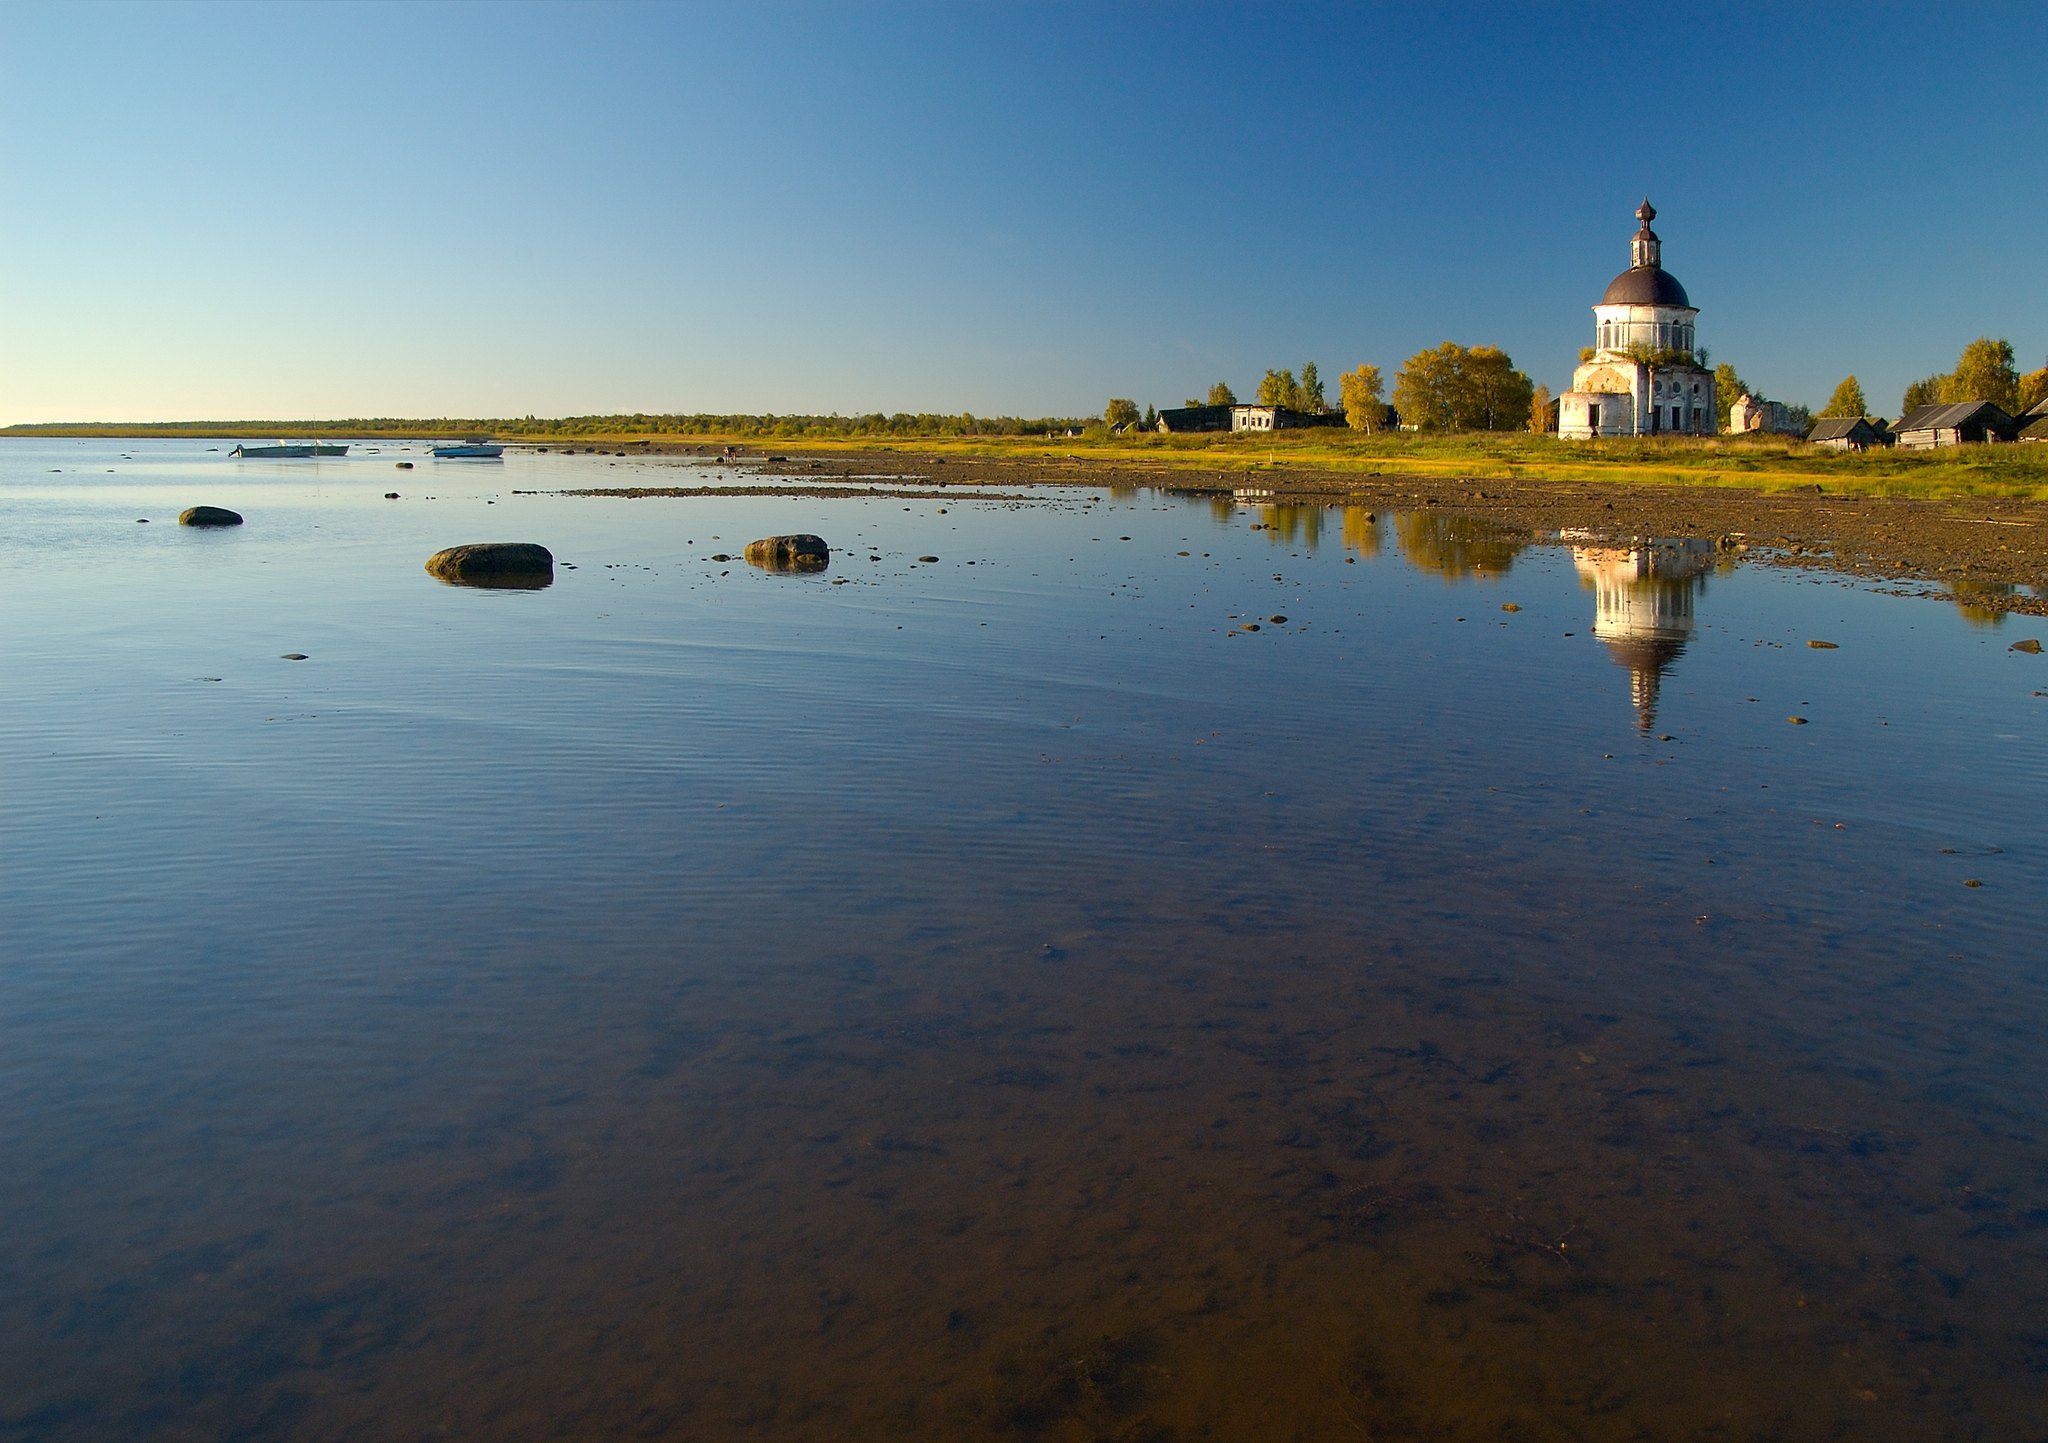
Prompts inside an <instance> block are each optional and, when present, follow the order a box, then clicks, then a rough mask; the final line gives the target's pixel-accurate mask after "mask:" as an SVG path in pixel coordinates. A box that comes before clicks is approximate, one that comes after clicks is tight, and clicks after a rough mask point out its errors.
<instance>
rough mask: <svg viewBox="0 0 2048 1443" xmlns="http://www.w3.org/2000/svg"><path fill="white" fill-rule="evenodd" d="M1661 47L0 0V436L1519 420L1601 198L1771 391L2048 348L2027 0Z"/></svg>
mask: <svg viewBox="0 0 2048 1443" xmlns="http://www.w3.org/2000/svg"><path fill="white" fill-rule="evenodd" d="M1670 15H1671V18H1666V17H1665V16H1664V15H1663V14H1661V13H1660V12H1655V11H1651V12H1646V11H1644V10H1642V8H1641V7H1640V6H1635V5H1628V6H1622V5H1616V6H1607V7H1602V6H1569V7H1567V6H1534V7H1506V6H1485V7H1472V8H1465V9H1460V8H1454V7H1446V6H1430V7H1422V6H1402V7H1387V8H1365V7H1333V8H1319V7H1316V6H1313V5H1295V6H1286V7H1272V6H1262V7H1242V8H1232V7H1200V6H1171V7H1167V6H1159V7H1149V6H1136V5H1132V6H1104V5H1100V4H1095V5H1074V6H1060V5H1042V6H1031V7H1026V6H1021V5H1020V6H994V5H961V4H954V5H946V6H912V5H888V6H882V5H875V6H851V5H834V6H826V5H817V6H803V5H797V6H774V5H754V6H747V7H739V6H732V5H722V6H715V7H713V6H705V7H693V6H687V5H619V6H607V5H597V4H578V5H566V6H555V5H507V6H496V5H481V4H477V5H452V6H435V5H421V4H407V5H396V4H391V5H341V6H317V5H292V6H284V5H251V6H226V7H213V6H178V5H144V6H122V5H100V6H63V7H59V6H44V5H37V4H24V3H9V4H0V27H4V30H0V195H4V196H5V201H4V204H5V216H6V223H5V224H4V226H0V422H17V421H37V420H75V419H172V418H188V417H205V418H216V419H219V418H238V417H294V418H297V417H306V418H316V417H341V416H350V415H372V414H374V415H429V416H430V415H485V416H491V415H524V414H527V413H533V414H537V415H555V414H570V413H586V412H610V411H632V410H645V411H751V412H761V411H775V412H792V411H802V412H829V411H835V410H836V411H840V412H845V413H853V412H859V411H867V410H877V409H879V410H886V411H896V410H913V411H915V410H931V411H955V412H957V411H963V410H967V411H973V412H975V413H977V414H985V415H986V414H998V413H1013V414H1026V415H1042V414H1080V413H1084V412H1090V411H1099V410H1100V409H1101V407H1102V405H1103V403H1104V401H1105V400H1106V399H1107V398H1108V397H1110V396H1112V395H1119V396H1131V397H1134V398H1135V399H1136V400H1137V401H1138V402H1139V404H1140V405H1144V404H1146V403H1148V402H1149V403H1154V404H1160V405H1172V404H1176V403H1178V402H1179V401H1181V400H1182V399H1183V398H1185V397H1188V396H1193V395H1196V394H1198V393H1199V392H1201V391H1202V390H1204V389H1205V388H1206V387H1207V385H1208V384H1209V383H1210V382H1211V381H1214V380H1216V379H1218V378H1222V379H1227V380H1228V381H1230V382H1231V383H1232V384H1233V385H1234V386H1235V387H1237V388H1238V390H1239V391H1240V392H1243V391H1246V390H1248V389H1250V388H1252V387H1254V386H1256V384H1257V381H1258V378H1259V376H1260V374H1261V373H1262V372H1263V371H1264V370H1265V369H1266V368H1267V367H1269V366H1276V367H1277V366H1291V367H1299V365H1300V364H1301V362H1302V361H1304V360H1309V359H1313V360H1314V361H1316V362H1317V363H1318V365H1319V366H1320V368H1321V369H1322V372H1323V374H1324V375H1325V376H1326V377H1334V376H1335V374H1336V373H1337V372H1338V371H1340V370H1344V369H1347V368H1349V367H1352V366H1355V365H1357V364H1359V363H1360V362H1362V361H1370V362H1373V363H1375V364H1377V365H1379V366H1381V367H1382V368H1383V369H1385V370H1386V371H1387V373H1388V375H1389V376H1390V377H1391V375H1392V373H1393V371H1394V369H1395V368H1397V367H1398V366H1399V365H1400V363H1401V362H1402V361H1403V360H1404V359H1405V358H1406V357H1407V356H1409V355H1411V354H1412V353H1414V352H1415V351H1416V350H1418V349H1420V348H1422V347H1425V346H1430V345H1434V344H1436V343H1437V342H1439V341H1443V340H1455V341H1458V342H1460V343H1463V344H1467V345H1473V344H1480V343H1490V344H1495V345H1499V346H1502V347H1504V348H1505V349H1506V350H1507V351H1508V352H1509V353H1510V354H1511V355H1512V356H1513V357H1514V358H1515V361H1516V363H1517V364H1518V365H1520V366H1521V367H1522V368H1523V369H1525V370H1527V371H1528V372H1529V374H1530V375H1531V376H1532V377H1534V378H1535V379H1536V380H1538V381H1541V382H1544V383H1546V384H1548V385H1549V386H1551V388H1552V389H1553V390H1561V389H1563V388H1564V387H1565V386H1566V385H1567V384H1569V380H1570V373H1571V367H1572V365H1573V364H1574V363H1575V361H1576V359H1577V352H1578V348H1579V347H1580V346H1582V345H1585V344H1587V343H1588V342H1589V341H1590V339H1591V332H1592V318H1591V312H1590V311H1589V310H1588V307H1589V306H1590V305H1591V304H1592V303H1593V302H1594V301H1595V300H1597V299H1598V297H1599V294H1600V292H1601V290H1602V289H1603V288H1604V287H1605V285H1606V283H1607V281H1608V280H1609V279H1610V278H1611V277H1612V276H1613V275H1614V274H1615V272H1617V271H1619V270H1620V269H1622V268H1623V267H1624V266H1625V265H1626V264H1627V259H1628V253H1627V244H1628V238H1629V235H1630V234H1631V232H1632V231H1633V229H1634V220H1633V218H1632V217H1631V214H1630V212H1631V211H1632V210H1633V209H1634V207H1635V205H1636V203H1637V202H1638V201H1639V200H1640V199H1641V197H1642V196H1643V194H1644V193H1645V192H1647V193H1648V194H1649V195H1650V196H1651V198H1652V200H1653V201H1654V202H1655V204H1656V206H1657V208H1658V210H1659V213H1660V214H1659V219H1658V222H1657V229H1658V231H1659V233H1660V234H1661V235H1662V236H1663V238H1664V242H1665V249H1664V257H1665V263H1666V265H1667V267H1668V268H1669V269H1670V270H1671V271H1672V272H1673V273H1674V274H1676V275H1677V276H1678V277H1679V278H1680V280H1682V281H1683V282H1684V283H1685V285H1686V287H1687V289H1688V290H1689V291H1690V293H1691V296H1692V300H1693V303H1694V304H1695V305H1697V306H1699V307H1700V308H1701V315H1700V322H1699V326H1700V338H1701V342H1702V344H1704V345H1705V346H1707V347H1708V349H1709V350H1710V351H1711V352H1712V353H1713V356H1714V359H1716V360H1727V361H1732V362H1734V363H1735V364H1736V366H1737V367H1738V369H1740V370H1741V372H1742V374H1743V375H1744V376H1745V377H1746V378H1747V379H1748V380H1750V381H1751V382H1752V383H1753V384H1755V385H1756V386H1757V387H1759V388H1760V389H1761V390H1762V391H1763V392H1764V393H1765V394H1767V395H1770V396H1773V397H1777V398H1781V399H1785V400H1789V401H1805V402H1808V403H1810V404H1812V405H1814V406H1816V407H1818V406H1819V405H1820V404H1822V403H1823V402H1825V401H1826V399H1827V396H1828V393H1829V392H1830V391H1831V390H1832V389H1833V387H1834V384H1835V382H1836V381H1838V380H1839V379H1840V378H1841V377H1842V376H1844V375H1846V374H1848V373H1850V372H1855V373H1856V374H1857V375H1859V376H1860V377H1861V378H1862V380H1863V382H1864V388H1865V391H1866V392H1867V394H1868V395H1869V397H1870V400H1871V403H1872V404H1873V405H1874V406H1875V407H1877V408H1878V409H1879V410H1882V411H1885V412H1886V413H1887V414H1889V413H1890V412H1892V411H1894V410H1896V408H1897V405H1898V398H1899V394H1900V392H1901V390H1902V389H1903V388H1904V386H1905V384H1906V383H1907V382H1908V381H1910V380H1913V379H1915V378H1916V377H1919V376H1922V375H1926V374H1928V373H1930V372H1933V371H1937V370H1942V369H1946V368H1947V367H1948V366H1949V365H1951V364H1952V363H1953V361H1954V359H1955V356H1956V353H1957V352H1958V351H1959V350H1960V349H1961V348H1962V346H1963V345H1964V344H1965V343H1966V342H1968V341H1969V340H1971V339H1973V338H1974V337H1976V336H1979V335H1984V334H1989V335H1992V336H2006V337H2009V338H2010V339H2011V340H2012V342H2013V344H2014V346H2015V348H2016V349H2017V350H2018V352H2019V358H2020V362H2021V368H2022V369H2023V370H2027V369H2033V368H2035V367H2038V366H2040V365H2042V364H2043V363H2044V360H2048V293H2044V276H2048V268H2044V266H2043V249H2044V248H2043V245H2042V237H2043V236H2044V235H2048V159H2044V156H2048V152H2044V150H2043V147H2042V144H2041V137H2042V136H2043V135H2048V67H2044V60H2043V57H2044V56H2048V7H2044V6H2041V5H2039V4H2029V5H2012V6H2003V7H2001V6H1982V7H1973V8H1969V9H1967V10H1960V11H1959V10H1958V9H1957V8H1954V7H1928V6H1924V5H1923V6H1912V7H1908V6H1903V5H1902V6H1895V7H1892V6H1859V7H1797V6H1793V7H1787V6H1758V7H1754V8H1750V9H1735V8H1722V7H1696V6H1695V7H1683V8H1682V9H1680V10H1676V11H1673V12H1670ZM1679 17H1683V18H1679ZM1331 390H1332V392H1333V394H1334V390H1335V387H1334V385H1332V387H1331Z"/></svg>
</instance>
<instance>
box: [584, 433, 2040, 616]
mask: <svg viewBox="0 0 2048 1443" xmlns="http://www.w3.org/2000/svg"><path fill="white" fill-rule="evenodd" d="M696 451H697V448H694V447H681V446H678V447H674V448H668V447H659V446H657V447H651V448H640V447H635V448H634V453H635V454H638V455H642V456H646V455H650V454H652V455H662V454H679V453H686V452H696ZM698 454H701V453H698ZM731 464H732V470H733V472H734V478H733V479H734V483H735V484H732V485H726V486H716V487H694V486H685V487H674V488H671V487H631V488H623V487H622V488H601V489H596V490H592V491H589V492H584V493H579V494H593V495H595V494H609V495H638V496H657V495H748V494H752V495H762V494H770V495H773V494H786V493H785V491H784V490H783V489H782V488H777V487H776V486H775V485H774V484H773V479H772V478H776V477H788V478H790V479H792V480H795V479H798V478H801V479H802V480H803V481H804V482H805V483H806V484H805V485H804V486H803V487H802V491H803V492H804V493H806V494H825V495H839V494H849V495H868V494H888V495H901V496H904V497H916V498H919V499H938V498H950V497H957V496H958V495H959V494H960V493H962V492H981V493H984V494H990V496H991V499H994V495H995V494H997V493H999V494H1000V496H1001V499H1003V500H1016V499H1018V498H1019V496H1020V495H1021V494H1023V493H1025V492H1028V490H1029V488H1031V487H1034V486H1101V487H1113V488H1115V487H1140V486H1143V487H1154V488H1158V489H1161V490H1166V491H1171V492H1174V493H1176V494H1179V495H1190V496H1214V497H1216V498H1218V499H1226V498H1236V499H1240V500H1246V501H1250V502H1253V503H1255V504H1258V505H1265V506H1364V507H1368V508H1370V509H1373V510H1387V511H1405V510H1419V509H1425V508H1427V509H1434V510H1441V511H1444V512H1447V513H1450V514H1454V515H1460V516H1469V517H1472V518H1474V519H1475V520H1478V521H1482V522H1485V523H1488V524H1491V525H1494V526H1498V527H1500V528H1501V529H1503V530H1505V531H1507V532H1509V533H1512V534H1519V535H1524V536H1528V537H1530V538H1531V539H1540V538H1543V537H1545V536H1548V535H1549V534H1552V533H1555V532H1558V531H1560V530H1566V531H1577V532H1585V533H1590V534H1591V535H1592V536H1594V537H1597V538H1600V539H1603V540H1613V541H1624V540H1627V539H1629V538H1634V537H1651V536H1661V537H1678V536H1699V537H1710V538H1713V539H1715V540H1716V541H1718V542H1719V543H1720V544H1722V545H1723V546H1725V547H1727V548H1729V549H1731V550H1738V551H1741V552H1742V553H1743V554H1744V555H1745V557H1746V558H1747V559H1749V560H1751V561H1753V562H1758V563H1761V564H1766V565H1775V566H1789V567H1799V568H1806V569H1813V570H1823V571H1829V572H1836V573H1842V574H1847V575H1853V576H1857V577H1861V578H1867V579H1872V580H1878V581H1889V582H1894V583H1897V584H1898V586H1899V587H1900V589H1901V590H1904V591H1908V592H1929V593H1933V594H1940V595H1944V596H1952V595H1954V594H1956V593H1965V594H1967V596H1968V599H1969V604H1970V605H1971V606H1973V607H1981V608H1982V609H1983V610H1986V611H2010V612H2026V613H2031V614H2034V615H2048V506H2044V505H2042V504H2041V503H2038V502H2027V501H2011V500H2001V499H1993V498H1988V497H1984V498H1979V497H1967V498H1947V499H1943V500H1938V501H1918V500H1902V499H1894V498H1889V497H1876V496H1862V495H1834V494H1828V493H1823V492H1821V491H1819V490H1818V488H1816V489H1814V490H1807V491H1782V490H1781V491H1748V490H1739V489H1736V488H1732V487H1680V486H1639V485H1629V484H1622V483H1612V482H1601V483H1589V482H1582V481H1581V482H1573V481H1542V480H1530V479H1526V478H1524V479H1517V480H1511V481H1509V480H1470V479H1462V478H1457V477H1446V478H1424V477H1419V476H1412V475H1372V474H1359V473H1355V472H1334V471H1321V470H1317V469H1315V468H1312V467H1301V466H1293V467H1290V466H1279V467H1270V468H1258V469H1254V470H1245V469H1242V468H1239V469H1233V470H1228V471H1222V470H1218V471H1207V470H1201V469H1196V468H1193V467H1188V466H1159V467H1146V466H1141V465H1134V464H1131V463H1130V462H1127V461H1097V460H1093V459H1090V458H1087V457H1080V456H1045V457H974V456H958V455H946V456H937V455H928V454H920V453H918V452H915V451H872V452H849V451H831V452H812V453H806V452H803V451H798V450H789V451H786V452H784V451H778V452H773V453H770V452H767V451H765V450H759V451H751V452H749V453H747V454H744V455H743V456H741V457H740V459H739V460H737V461H736V462H733V463H731ZM833 481H840V482H841V483H842V484H841V485H840V486H836V487H835V486H832V484H831V483H832V482H833ZM849 483H850V484H849ZM789 489H794V488H789ZM2014 588H2019V589H2017V590H2015V589H2014Z"/></svg>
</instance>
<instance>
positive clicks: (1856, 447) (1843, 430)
mask: <svg viewBox="0 0 2048 1443" xmlns="http://www.w3.org/2000/svg"><path fill="white" fill-rule="evenodd" d="M1806 439H1807V440H1809V441H1811V442H1812V443H1813V444H1814V445H1816V446H1826V447H1827V448H1828V449H1829V450H1832V451H1867V450H1869V449H1870V448H1871V447H1872V446H1882V445H1884V444H1885V438H1884V433H1883V432H1882V431H1879V430H1878V429H1877V428H1876V427H1875V426H1873V425H1871V424H1870V422H1868V421H1866V420H1864V419H1863V417H1861V416H1823V417H1821V418H1820V419H1819V420H1818V421H1815V422H1814V423H1813V429H1812V430H1811V431H1809V432H1807V433H1806Z"/></svg>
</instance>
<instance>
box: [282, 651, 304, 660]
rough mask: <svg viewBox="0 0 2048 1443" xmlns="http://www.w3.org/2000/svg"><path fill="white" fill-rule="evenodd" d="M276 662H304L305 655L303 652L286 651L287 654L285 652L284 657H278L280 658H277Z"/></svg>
mask: <svg viewBox="0 0 2048 1443" xmlns="http://www.w3.org/2000/svg"><path fill="white" fill-rule="evenodd" d="M278 660H279V661H304V660H306V653H304V652H303V651H288V652H286V653H285V654H284V655H282V656H280V657H279V658H278Z"/></svg>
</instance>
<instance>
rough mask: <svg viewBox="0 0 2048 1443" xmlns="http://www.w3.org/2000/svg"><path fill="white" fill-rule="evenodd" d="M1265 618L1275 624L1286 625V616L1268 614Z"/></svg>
mask: <svg viewBox="0 0 2048 1443" xmlns="http://www.w3.org/2000/svg"><path fill="white" fill-rule="evenodd" d="M1266 620H1268V621H1270V622H1272V623H1273V625H1275V626H1285V625H1287V618H1286V617H1284V616H1269V617H1267V618H1266Z"/></svg>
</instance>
